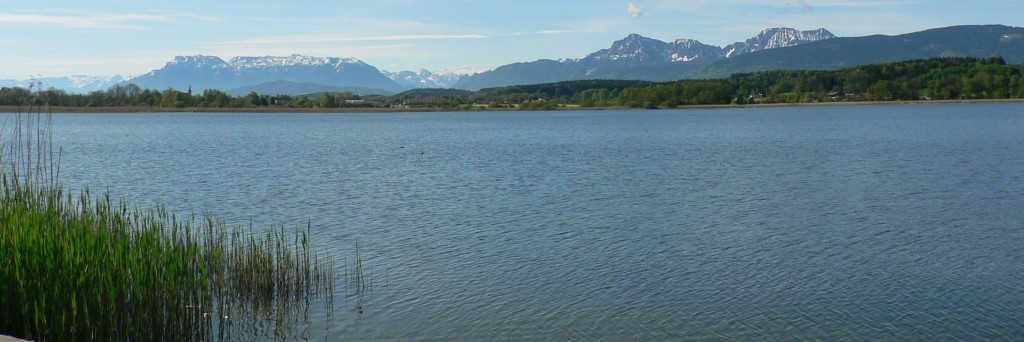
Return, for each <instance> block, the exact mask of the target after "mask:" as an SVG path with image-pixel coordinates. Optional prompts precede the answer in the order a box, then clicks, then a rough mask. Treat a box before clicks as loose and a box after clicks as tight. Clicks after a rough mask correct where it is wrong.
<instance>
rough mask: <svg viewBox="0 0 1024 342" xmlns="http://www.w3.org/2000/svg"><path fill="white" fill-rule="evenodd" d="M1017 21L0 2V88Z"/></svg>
mask: <svg viewBox="0 0 1024 342" xmlns="http://www.w3.org/2000/svg"><path fill="white" fill-rule="evenodd" d="M1022 14H1024V1H1021V0H988V1H966V0H961V1H949V0H920V1H919V0H880V1H875V0H850V1H844V0H802V1H801V0H795V1H794V0H778V1H754V0H688V1H679V0H675V1H673V0H633V1H619V0H587V1H582V0H579V1H577V0H543V1H536V0H515V1H504V0H500V1H469V0H447V1H446V0H435V1H414V0H376V1H346V0H341V1H339V0H327V1H301V0H299V1H287V2H285V1H259V0H249V1H244V2H241V1H240V2H231V1H215V0H206V1H194V0H179V1H137V0H136V1H105V0H93V1H80V0H75V1H64V0H59V1H11V0H0V30H2V32H3V35H0V79H27V78H30V77H32V76H41V77H51V76H67V75H75V74H78V75H93V76H109V75H114V74H121V75H135V74H140V73H145V72H148V71H149V70H152V69H157V68H160V67H162V66H163V65H164V64H165V63H166V62H167V61H169V60H171V59H173V58H174V56H177V55H197V54H203V55H214V56H219V57H221V58H224V59H229V58H231V57H235V56H267V55H272V56H279V55H290V54H304V55H311V56H333V57H355V58H358V59H361V60H363V61H365V62H367V63H369V64H371V65H374V66H376V67H378V68H380V69H384V70H389V71H401V70H417V69H419V68H426V69H429V70H438V69H446V68H447V69H450V68H455V67H463V66H465V67H471V68H477V69H489V68H494V67H497V66H500V65H504V64H508V63H514V62H525V61H533V60H537V59H542V58H551V59H558V58H576V57H581V56H583V55H585V54H587V53H589V52H593V51H596V50H599V49H603V48H607V47H608V46H609V45H610V44H611V42H613V41H615V40H618V39H622V38H623V37H625V36H626V35H628V34H630V33H638V34H641V35H644V36H647V37H652V38H656V39H661V40H665V41H671V40H675V39H678V38H690V39H697V40H700V41H701V42H704V43H706V44H712V45H719V46H723V45H727V44H730V43H733V42H736V41H742V40H745V39H747V38H750V37H752V36H754V35H756V34H757V33H758V32H760V31H761V30H762V29H765V28H768V27H793V28H797V29H801V30H810V29H817V28H826V29H828V30H830V31H832V33H834V34H836V35H838V36H845V37H854V36H864V35H870V34H889V35H892V34H902V33H909V32H914V31H920V30H925V29H929V28H935V27H944V26H952V25H966V24H1003V25H1010V26H1024V16H1022Z"/></svg>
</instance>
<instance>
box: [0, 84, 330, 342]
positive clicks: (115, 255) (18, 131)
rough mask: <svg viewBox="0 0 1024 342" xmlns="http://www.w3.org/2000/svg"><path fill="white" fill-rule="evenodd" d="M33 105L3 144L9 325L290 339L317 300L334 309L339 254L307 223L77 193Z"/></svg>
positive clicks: (22, 329) (21, 332) (69, 334)
mask: <svg viewBox="0 0 1024 342" xmlns="http://www.w3.org/2000/svg"><path fill="white" fill-rule="evenodd" d="M29 103H30V104H29V105H28V106H27V111H26V112H25V113H22V112H21V108H19V113H16V114H15V115H14V116H13V120H14V122H8V123H5V126H6V125H7V124H12V125H13V126H12V127H9V129H8V127H5V129H4V130H3V132H4V133H6V134H7V135H6V136H4V137H3V138H5V139H3V140H2V141H3V144H4V146H3V148H0V160H2V161H3V170H2V171H0V265H3V267H0V333H2V334H7V335H13V336H18V337H23V338H28V339H36V340H42V341H71V340H146V341H158V340H162V341H199V340H202V341H210V340H229V339H250V338H251V336H245V337H240V336H237V334H241V333H251V334H255V335H259V334H264V335H269V334H270V332H266V331H262V332H261V331H260V329H259V327H261V326H268V325H269V326H277V327H278V328H277V329H275V330H274V332H273V333H274V336H275V337H277V338H284V337H286V336H282V333H281V331H282V330H281V329H280V328H279V327H281V326H283V325H287V324H289V322H293V321H294V320H295V319H296V317H297V315H298V314H299V313H303V312H306V313H308V310H309V308H310V306H311V305H313V304H316V303H319V304H322V305H324V306H325V307H326V308H330V307H332V306H333V304H332V301H333V298H334V295H333V291H334V286H335V284H334V278H335V276H334V265H333V261H332V260H331V259H330V258H324V257H321V256H319V255H318V254H317V253H316V252H315V251H314V250H313V248H312V246H311V244H310V240H309V238H310V234H311V232H310V231H311V227H310V226H309V225H308V224H307V226H306V228H305V229H304V230H303V229H293V230H288V229H284V228H281V227H274V226H271V227H270V228H269V229H266V230H263V231H260V232H257V231H254V230H253V228H252V227H251V226H250V227H249V228H248V230H246V229H243V228H241V227H231V228H229V227H227V225H226V224H225V223H224V222H222V221H219V220H217V219H216V218H214V216H212V215H210V214H206V215H204V216H203V217H202V218H201V219H199V220H197V219H196V218H194V217H192V218H189V219H180V218H178V217H176V215H174V214H173V213H171V212H170V211H169V210H167V209H166V208H164V207H156V208H153V209H146V210H144V209H139V208H137V207H133V206H130V205H128V204H127V203H124V202H123V201H117V202H115V201H112V200H111V196H110V194H109V193H106V194H103V195H102V196H93V195H92V194H90V191H89V190H88V189H85V190H83V191H81V192H80V193H79V194H78V195H77V196H76V195H71V194H70V192H69V191H66V190H65V189H63V188H62V187H60V186H59V185H58V183H57V181H58V175H59V169H60V168H59V156H60V150H57V151H54V150H53V148H52V138H51V136H50V129H49V127H50V126H49V125H50V123H51V122H52V118H51V117H50V115H48V114H42V111H41V108H40V107H38V106H36V107H33V106H34V105H33V104H32V103H35V102H29ZM328 310H329V309H328ZM268 323H270V324H268Z"/></svg>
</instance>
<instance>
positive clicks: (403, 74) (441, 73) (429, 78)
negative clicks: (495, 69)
mask: <svg viewBox="0 0 1024 342" xmlns="http://www.w3.org/2000/svg"><path fill="white" fill-rule="evenodd" d="M477 72H479V69H475V68H470V67H458V68H453V69H441V70H438V71H436V72H431V71H430V70H427V69H419V70H417V71H399V72H389V71H387V70H381V73H382V74H384V76H387V77H388V78H390V79H392V80H394V81H395V82H396V83H398V84H400V85H402V86H403V87H406V88H410V89H415V88H451V87H452V86H454V85H455V83H456V82H458V81H459V79H461V78H462V77H465V76H467V75H472V74H475V73H477Z"/></svg>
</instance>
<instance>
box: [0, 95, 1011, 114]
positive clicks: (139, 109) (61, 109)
mask: <svg viewBox="0 0 1024 342" xmlns="http://www.w3.org/2000/svg"><path fill="white" fill-rule="evenodd" d="M979 103H1024V99H979V100H917V101H841V102H840V101H837V102H801V103H758V104H721V105H685V106H678V107H675V108H656V109H644V108H629V107H625V106H605V107H580V106H577V105H571V106H569V107H558V108H555V109H553V111H566V110H658V109H663V110H664V109H725V108H770V107H833V106H884V105H921V104H979ZM28 109H29V107H27V106H20V107H19V106H0V113H18V112H27V111H28ZM31 109H32V111H33V112H35V111H36V110H40V109H41V111H42V112H46V113H94V114H101V113H138V114H146V113H425V112H495V111H518V110H519V109H518V108H481V109H470V110H467V109H454V108H418V107H411V108H282V107H247V108H213V107H188V108H166V107H143V106H113V107H110V106H102V107H66V106H49V107H47V106H43V107H32V108H31ZM524 111H535V110H524ZM536 111H541V110H536Z"/></svg>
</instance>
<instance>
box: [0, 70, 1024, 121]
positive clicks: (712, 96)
mask: <svg viewBox="0 0 1024 342" xmlns="http://www.w3.org/2000/svg"><path fill="white" fill-rule="evenodd" d="M38 89H39V88H36V91H33V90H32V89H26V88H19V87H13V88H8V87H5V88H2V89H0V105H8V106H11V105H24V104H28V103H26V101H36V103H35V104H42V103H43V102H46V103H48V104H50V105H51V106H67V107H120V106H137V107H157V108H194V107H198V108H262V107H269V108H341V107H435V108H443V109H469V108H482V107H488V106H489V107H492V108H520V109H555V108H559V107H562V106H566V105H573V106H580V107H610V106H624V107H629V108H675V107H679V106H687V105H724V104H757V103H804V102H840V101H898V100H908V101H914V100H961V99H1019V98H1024V65H1007V64H1006V62H1005V61H1004V60H1003V59H1002V58H998V57H993V58H983V59H977V58H934V59H922V60H911V61H903V62H894V63H882V64H871V65H862V66H856V67H850V68H846V69H841V70H829V71H792V70H776V71H763V72H753V73H744V74H735V75H733V76H731V77H729V78H727V79H713V80H680V81H675V82H659V83H655V82H647V81H629V80H581V81H567V82H557V83H548V84H537V85H520V86H510V87H502V88H489V89H482V90H479V91H476V92H466V91H456V90H443V89H442V90H422V89H417V90H412V91H408V92H405V93H402V94H398V95H393V96H365V97H360V96H359V95H355V94H353V93H351V92H347V91H346V92H339V93H315V94H308V95H299V96H289V95H267V94H257V93H256V92H251V93H249V94H248V95H245V96H239V97H234V96H231V95H229V94H227V93H225V92H223V91H219V90H215V89H206V90H203V91H202V93H199V94H193V93H192V91H191V89H189V90H186V91H180V90H176V89H173V88H168V89H165V90H162V91H161V90H154V89H142V88H140V87H139V86H137V85H135V84H126V85H115V86H113V87H110V88H109V89H107V90H105V91H93V92H90V93H87V94H74V93H68V92H65V91H63V90H58V89H52V88H51V89H47V90H38Z"/></svg>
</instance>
